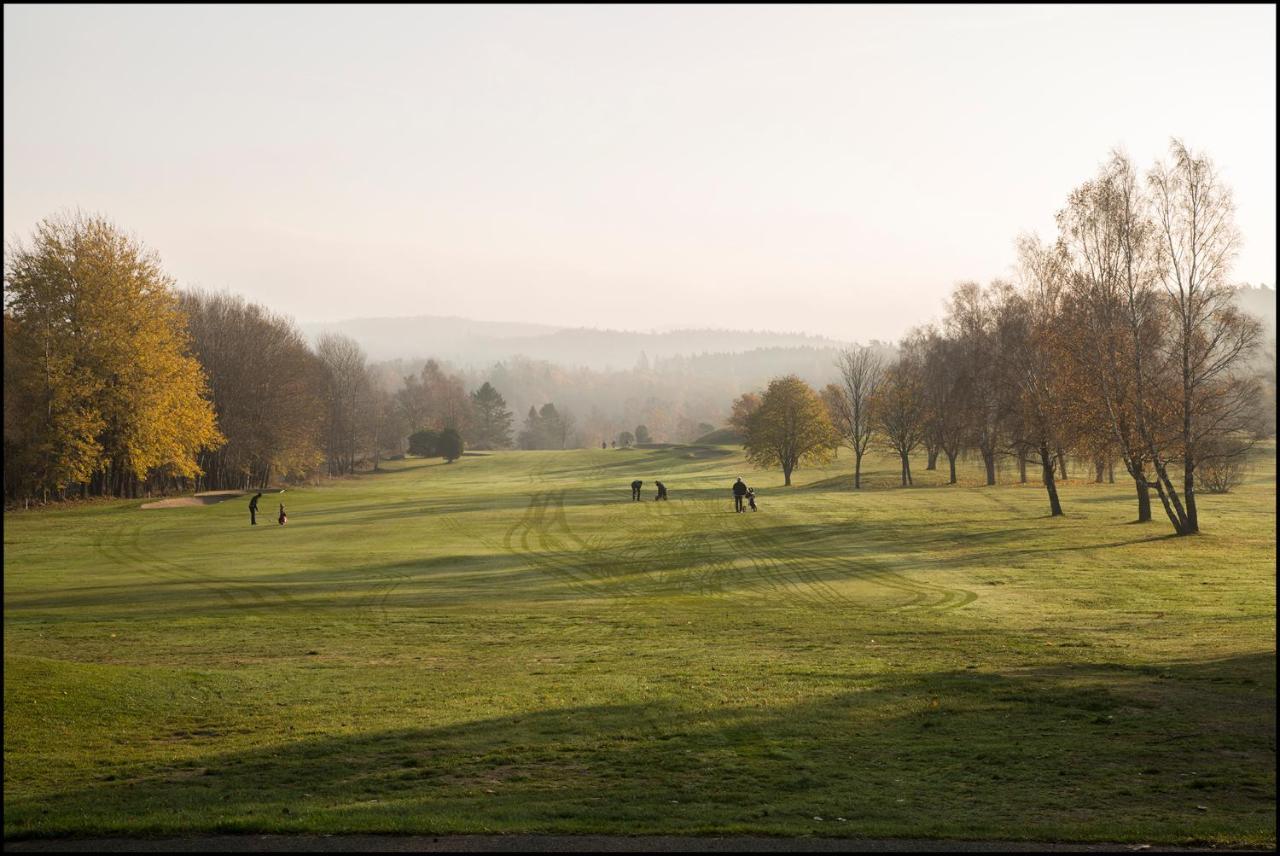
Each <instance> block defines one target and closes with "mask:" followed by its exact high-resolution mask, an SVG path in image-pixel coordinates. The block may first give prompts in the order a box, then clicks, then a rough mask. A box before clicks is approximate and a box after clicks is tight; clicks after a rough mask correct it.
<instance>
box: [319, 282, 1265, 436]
mask: <svg viewBox="0 0 1280 856" xmlns="http://www.w3.org/2000/svg"><path fill="white" fill-rule="evenodd" d="M1237 303H1238V305H1239V306H1240V308H1242V309H1244V310H1245V311H1247V312H1249V313H1250V314H1252V315H1254V316H1256V317H1258V318H1259V319H1260V320H1261V321H1262V322H1263V325H1264V328H1265V334H1264V339H1265V341H1266V342H1267V343H1268V344H1267V345H1265V346H1264V347H1263V349H1262V351H1261V353H1259V354H1258V355H1257V356H1256V357H1255V362H1257V367H1258V369H1259V371H1262V372H1264V373H1265V372H1266V371H1267V367H1268V366H1269V365H1271V366H1273V365H1274V359H1275V338H1276V293H1275V290H1274V289H1272V288H1270V287H1268V286H1266V285H1260V286H1248V285H1243V286H1241V287H1240V288H1239V290H1238V292H1237ZM940 314H941V307H939V308H938V311H937V312H935V313H933V315H932V316H929V315H927V314H925V313H922V317H921V318H920V319H918V323H920V324H927V323H930V322H936V321H937V316H938V315H940ZM299 327H300V329H301V330H302V332H303V333H305V334H306V335H308V336H309V337H310V338H312V339H313V340H314V339H315V338H316V337H317V336H319V335H320V334H322V333H326V332H330V333H341V334H344V335H347V336H350V337H351V338H352V339H354V340H355V341H356V342H358V343H359V344H360V346H361V347H362V348H363V349H364V351H365V353H366V354H368V356H369V358H370V361H371V364H372V365H371V367H372V369H373V370H374V372H375V373H376V375H377V376H378V378H379V380H380V381H381V383H382V385H383V388H384V389H385V390H386V391H387V392H390V393H394V392H396V391H397V390H399V389H401V388H402V387H403V386H404V378H405V376H407V375H415V374H417V373H418V372H420V371H421V369H422V367H423V365H424V364H425V363H426V361H427V360H428V359H434V360H436V361H437V362H438V363H439V364H440V365H441V366H442V368H444V369H445V370H446V371H448V372H450V373H452V374H456V375H458V376H459V377H460V378H461V379H462V380H463V382H464V384H465V385H466V386H467V388H468V389H474V388H477V387H479V386H480V385H481V384H483V383H484V382H486V381H487V382H489V383H491V384H493V386H494V387H495V388H497V390H498V391H499V392H500V393H501V394H502V395H503V396H504V397H505V398H506V400H507V403H508V404H509V405H510V406H511V408H512V410H513V411H514V412H515V413H516V415H517V417H523V415H524V414H525V413H526V412H527V411H528V410H529V408H530V407H535V408H537V407H541V406H542V405H544V404H546V403H547V402H553V403H555V405H556V406H557V407H558V408H560V409H561V410H567V411H568V412H569V413H570V414H571V415H572V416H573V417H574V421H575V431H576V434H577V437H576V442H577V443H580V444H583V445H593V444H594V443H596V442H599V441H600V440H606V441H607V440H610V439H612V438H614V437H616V436H617V435H618V434H619V433H620V432H622V431H630V430H634V428H635V427H636V426H637V425H645V426H646V427H648V429H649V431H650V432H651V433H652V435H653V437H654V439H655V440H658V441H661V442H691V441H693V440H695V439H697V438H698V437H699V436H701V435H702V434H705V433H706V432H707V430H708V426H713V427H715V428H719V427H721V426H723V424H724V422H725V419H726V418H727V417H728V415H729V407H730V403H731V402H732V400H733V399H734V398H735V397H736V396H738V395H740V394H742V393H744V392H748V391H752V390H758V389H761V388H763V387H764V386H765V385H766V384H767V383H768V381H769V379H770V378H772V377H776V376H778V375H782V374H795V375H797V376H799V377H800V378H801V379H803V380H804V381H806V382H807V383H809V384H810V385H812V386H814V387H815V388H821V387H823V386H825V385H826V384H828V383H830V382H833V381H835V380H836V379H837V374H838V371H837V368H836V359H837V356H838V354H839V353H840V351H841V349H843V348H847V347H849V346H851V345H868V346H870V347H872V348H873V349H874V350H876V351H878V352H880V353H881V354H883V355H884V356H886V357H892V355H893V354H894V353H895V351H896V345H895V343H893V342H882V341H879V340H876V339H872V340H870V341H868V342H856V343H855V342H842V341H838V340H835V339H829V338H826V337H822V336H812V335H807V334H804V333H778V332H771V331H760V330H714V329H703V330H690V329H685V330H670V331H664V332H637V331H627V330H601V329H592V328H568V327H559V328H558V327H553V326H548V325H539V324H522V323H517V322H500V321H477V320H472V319H466V318H455V317H446V316H429V315H423V316H416V317H386V318H358V319H351V320H347V321H338V322H329V323H310V324H300V325H299ZM1270 377H1271V383H1272V385H1273V386H1274V369H1273V368H1272V369H1271V370H1270Z"/></svg>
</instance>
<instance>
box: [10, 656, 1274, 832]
mask: <svg viewBox="0 0 1280 856" xmlns="http://www.w3.org/2000/svg"><path fill="white" fill-rule="evenodd" d="M1274 675H1275V655H1274V653H1273V652H1272V653H1258V654H1251V655H1245V656H1240V657H1235V658H1231V659H1226V660H1214V661H1204V662H1184V663H1173V664H1158V665H1153V666H1149V667H1134V666H1127V665H1118V664H1117V665H1111V666H1105V667H1104V666H1096V665H1088V664H1083V663H1082V664H1065V665H1058V666H1053V667H1042V668H1033V669H1028V670H1025V671H1020V672H1016V673H1003V674H997V673H985V672H978V671H968V670H960V671H942V672H935V673H927V674H906V675H901V674H885V673H883V672H871V673H863V674H859V673H851V674H846V675H843V676H841V677H842V678H843V680H842V681H840V683H839V684H838V685H828V687H827V688H826V689H824V691H823V693H822V694H821V695H816V696H812V697H809V698H807V699H805V700H802V701H800V702H797V703H795V704H793V705H788V706H776V707H756V706H736V707H735V706H717V705H714V704H711V705H708V704H705V703H702V702H700V701H699V700H698V699H697V698H696V697H691V696H686V697H685V700H684V701H683V702H677V701H674V700H671V699H668V698H662V697H659V698H656V699H655V700H654V701H652V702H650V703H625V704H613V705H586V706H573V705H568V706H564V707H558V708H548V709H541V710H531V711H520V712H513V713H510V714H508V715H503V716H497V717H492V718H482V719H477V720H475V721H469V722H459V723H454V724H450V725H444V726H439V727H422V728H409V729H405V728H398V729H391V730H387V729H385V728H380V727H378V726H377V725H376V724H374V725H370V726H362V725H361V724H360V723H359V722H351V723H350V725H349V728H350V732H351V733H344V734H342V735H330V734H318V735H315V736H308V737H305V738H301V739H292V740H288V739H286V740H282V739H281V737H280V736H279V735H269V736H264V737H263V738H262V739H261V743H260V744H259V745H258V746H255V747H253V748H249V749H237V750H234V751H225V750H223V749H220V746H221V745H222V741H221V738H220V736H219V735H221V734H225V733H228V732H230V731H232V730H233V729H232V725H231V723H233V722H234V721H235V720H234V713H233V712H231V711H219V710H210V711H208V712H207V716H206V719H205V721H204V722H203V724H202V727H201V728H199V729H193V728H192V727H191V725H190V723H183V722H176V721H175V722H171V723H167V722H155V723H153V724H152V725H153V729H154V731H155V732H156V734H157V735H158V739H159V738H163V739H162V740H161V742H162V743H167V744H169V745H176V744H180V743H184V742H189V743H190V745H189V746H187V747H185V751H184V752H183V753H182V754H183V755H186V756H187V757H188V758H189V760H183V761H172V760H167V759H170V758H173V757H174V756H173V755H172V754H170V753H166V752H159V753H153V757H155V758H156V759H157V760H155V761H154V762H151V763H141V762H136V763H134V764H132V765H128V764H124V765H115V764H112V763H111V759H109V758H102V759H99V762H100V763H99V764H98V765H97V766H96V768H95V769H96V772H95V773H94V776H96V778H95V779H94V780H93V781H89V782H86V783H85V784H83V785H81V786H78V787H74V788H69V789H65V790H61V791H57V792H52V793H45V794H41V795H39V796H35V795H25V794H22V793H15V792H14V791H13V790H11V789H9V788H6V796H5V832H6V837H7V838H11V839H12V838H24V837H33V836H45V835H62V834H72V833H74V834H110V833H122V832H129V833H135V834H157V833H176V832H182V833H194V832H202V831H204V832H215V831H216V832H270V831H288V830H294V831H302V830H308V831H324V832H339V831H341V832H418V833H432V832H482V831H484V832H496V831H522V832H587V831H590V832H613V833H641V832H647V833H661V832H680V833H710V832H762V833H770V834H792V835H794V834H806V833H813V832H815V831H820V832H821V833H822V834H827V835H899V836H903V835H910V836H917V837H929V836H955V837H988V838H1001V837H1006V838H1007V837H1027V838H1060V837H1074V838H1085V839H1087V838H1095V839H1097V838H1101V839H1104V840H1107V839H1110V840H1119V841H1123V840H1132V839H1133V838H1134V837H1141V840H1144V841H1150V840H1153V839H1154V840H1169V841H1174V840H1179V839H1182V838H1186V837H1193V838H1194V837H1201V836H1204V835H1208V834H1215V835H1219V836H1225V837H1226V838H1227V839H1228V840H1231V839H1232V836H1235V837H1236V838H1237V839H1239V838H1244V837H1245V836H1247V835H1253V836H1263V837H1265V836H1266V835H1267V830H1268V829H1270V830H1271V834H1272V835H1273V834H1274V821H1275V813H1274V796H1275V793H1274V783H1275V756H1274V747H1275V742H1274V741H1275V730H1274V729H1275V681H1274ZM403 679H404V680H405V681H409V682H413V681H417V680H423V681H425V680H435V679H438V678H437V676H436V675H434V674H426V673H424V674H422V675H415V674H414V673H413V672H412V671H411V670H410V671H407V672H406V673H405V674H404V676H403ZM390 697H394V698H397V699H398V698H399V696H395V695H394V694H390V695H389V698H390ZM298 724H300V725H302V724H305V723H298ZM290 730H292V729H290ZM241 739H243V738H241ZM191 754H194V757H191ZM161 759H166V760H161ZM1204 803H1208V804H1211V805H1212V806H1213V810H1212V813H1200V812H1195V811H1188V806H1190V805H1194V804H1204ZM823 818H826V821H824V820H823ZM836 818H846V819H847V821H848V822H847V823H845V824H842V825H839V826H836V825H834V824H833V823H832V821H834V820H835V819H836Z"/></svg>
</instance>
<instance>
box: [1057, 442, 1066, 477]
mask: <svg viewBox="0 0 1280 856" xmlns="http://www.w3.org/2000/svg"><path fill="white" fill-rule="evenodd" d="M1058 465H1059V466H1060V467H1062V479H1063V481H1066V479H1067V456H1066V455H1065V454H1064V453H1063V451H1062V447H1061V446H1059V447H1058Z"/></svg>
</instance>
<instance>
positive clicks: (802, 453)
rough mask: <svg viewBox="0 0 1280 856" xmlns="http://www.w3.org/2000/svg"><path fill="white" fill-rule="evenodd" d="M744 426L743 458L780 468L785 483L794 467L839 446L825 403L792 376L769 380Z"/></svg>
mask: <svg viewBox="0 0 1280 856" xmlns="http://www.w3.org/2000/svg"><path fill="white" fill-rule="evenodd" d="M746 428H747V431H746V436H747V439H746V442H745V443H744V444H743V447H744V448H745V449H746V451H747V460H748V461H750V462H751V463H752V464H754V465H755V466H757V467H760V468H761V469H767V468H771V467H782V476H783V479H784V481H785V483H786V484H787V485H790V484H791V473H792V471H793V470H795V468H796V467H798V466H800V465H801V464H810V463H813V464H816V463H826V462H827V461H830V460H831V459H832V458H834V457H835V453H836V449H837V448H838V447H839V446H840V435H839V434H838V433H837V432H836V429H835V427H834V426H833V425H832V424H831V419H830V417H829V416H828V415H827V408H826V406H825V405H824V404H823V403H822V400H821V399H820V398H819V397H818V396H817V394H816V393H815V392H814V391H813V390H812V389H810V388H809V385H808V384H807V383H805V382H804V381H802V380H801V379H800V378H798V377H796V376H795V375H787V376H786V377H780V378H775V379H774V380H772V381H770V383H769V388H768V389H766V390H765V391H764V395H763V396H761V398H760V406H759V407H757V408H756V409H755V411H754V412H753V413H751V415H750V416H749V417H747V420H746Z"/></svg>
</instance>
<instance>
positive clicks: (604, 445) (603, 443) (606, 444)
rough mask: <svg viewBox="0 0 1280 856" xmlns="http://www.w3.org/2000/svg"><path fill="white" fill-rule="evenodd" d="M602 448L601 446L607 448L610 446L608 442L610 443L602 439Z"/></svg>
mask: <svg viewBox="0 0 1280 856" xmlns="http://www.w3.org/2000/svg"><path fill="white" fill-rule="evenodd" d="M600 448H601V449H607V448H609V444H608V443H606V442H605V441H604V440H601V441H600Z"/></svg>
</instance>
